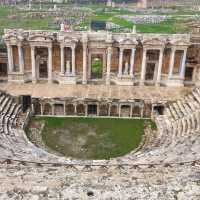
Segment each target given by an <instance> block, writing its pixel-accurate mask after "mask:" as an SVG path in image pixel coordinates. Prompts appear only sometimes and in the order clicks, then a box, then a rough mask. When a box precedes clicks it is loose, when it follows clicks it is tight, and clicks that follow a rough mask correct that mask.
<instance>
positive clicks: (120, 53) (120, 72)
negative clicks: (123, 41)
mask: <svg viewBox="0 0 200 200" xmlns="http://www.w3.org/2000/svg"><path fill="white" fill-rule="evenodd" d="M123 54H124V49H123V48H120V52H119V67H118V78H121V77H122V67H123Z"/></svg>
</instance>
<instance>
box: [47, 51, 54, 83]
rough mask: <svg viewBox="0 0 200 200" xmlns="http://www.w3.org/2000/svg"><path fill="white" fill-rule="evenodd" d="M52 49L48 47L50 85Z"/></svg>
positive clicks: (50, 77)
mask: <svg viewBox="0 0 200 200" xmlns="http://www.w3.org/2000/svg"><path fill="white" fill-rule="evenodd" d="M52 56H53V55H52V47H48V83H52V80H53V79H52V75H53V72H52Z"/></svg>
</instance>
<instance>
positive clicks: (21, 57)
mask: <svg viewBox="0 0 200 200" xmlns="http://www.w3.org/2000/svg"><path fill="white" fill-rule="evenodd" d="M18 56H19V72H20V73H22V74H23V73H24V54H23V48H22V44H19V45H18Z"/></svg>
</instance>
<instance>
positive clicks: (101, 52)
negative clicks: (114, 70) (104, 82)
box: [88, 48, 106, 80]
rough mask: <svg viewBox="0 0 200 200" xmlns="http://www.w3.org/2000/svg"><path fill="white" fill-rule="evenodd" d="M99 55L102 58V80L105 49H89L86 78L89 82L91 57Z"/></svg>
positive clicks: (104, 72)
mask: <svg viewBox="0 0 200 200" xmlns="http://www.w3.org/2000/svg"><path fill="white" fill-rule="evenodd" d="M96 54H101V55H102V58H103V69H102V70H103V72H102V79H104V77H105V74H106V49H103V48H102V49H89V51H88V78H89V79H90V80H91V70H92V55H96Z"/></svg>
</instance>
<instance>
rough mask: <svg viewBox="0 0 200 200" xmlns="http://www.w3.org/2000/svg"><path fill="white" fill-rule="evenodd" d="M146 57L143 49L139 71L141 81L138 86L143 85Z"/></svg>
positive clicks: (145, 51)
mask: <svg viewBox="0 0 200 200" xmlns="http://www.w3.org/2000/svg"><path fill="white" fill-rule="evenodd" d="M146 56H147V49H143V56H142V70H141V79H140V85H141V86H143V85H144V81H145V73H146Z"/></svg>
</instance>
